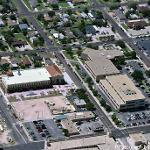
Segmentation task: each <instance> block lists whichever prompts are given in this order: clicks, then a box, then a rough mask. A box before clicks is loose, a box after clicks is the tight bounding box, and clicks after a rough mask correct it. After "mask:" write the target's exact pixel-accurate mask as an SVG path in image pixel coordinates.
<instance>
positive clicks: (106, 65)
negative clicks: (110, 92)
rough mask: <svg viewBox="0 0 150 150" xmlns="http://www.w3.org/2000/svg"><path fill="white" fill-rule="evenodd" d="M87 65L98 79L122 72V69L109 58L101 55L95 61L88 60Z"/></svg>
mask: <svg viewBox="0 0 150 150" xmlns="http://www.w3.org/2000/svg"><path fill="white" fill-rule="evenodd" d="M85 67H86V68H87V69H88V71H89V72H90V73H91V74H92V76H93V77H94V78H95V80H96V81H99V80H100V79H103V78H105V76H108V75H115V74H119V73H120V71H119V70H118V69H117V68H116V67H115V65H114V64H113V63H112V62H111V61H110V60H109V59H105V58H103V57H100V58H99V59H97V58H96V59H95V60H94V61H86V62H85Z"/></svg>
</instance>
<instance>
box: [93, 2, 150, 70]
mask: <svg viewBox="0 0 150 150" xmlns="http://www.w3.org/2000/svg"><path fill="white" fill-rule="evenodd" d="M93 7H94V8H95V9H99V10H101V11H102V13H103V15H104V18H105V19H107V20H108V21H109V22H110V24H111V25H112V27H113V28H114V29H115V30H116V31H117V32H118V33H119V34H120V36H121V37H122V38H123V40H124V41H125V42H126V43H127V44H128V45H129V46H130V47H131V48H132V49H134V50H135V51H136V53H137V55H138V56H139V57H140V58H141V60H142V61H143V62H144V63H145V65H146V66H147V67H150V60H149V59H148V58H147V57H146V56H145V55H144V54H143V52H142V51H141V50H139V48H138V47H137V46H136V45H135V44H134V42H135V41H134V39H132V38H129V37H128V36H127V34H126V33H125V32H124V31H123V30H122V29H121V28H120V26H119V25H118V24H117V23H116V22H115V20H114V19H113V18H112V17H111V16H110V15H109V14H108V12H107V11H106V10H105V8H104V7H102V5H101V4H100V3H98V2H97V1H96V0H93Z"/></svg>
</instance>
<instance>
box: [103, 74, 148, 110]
mask: <svg viewBox="0 0 150 150" xmlns="http://www.w3.org/2000/svg"><path fill="white" fill-rule="evenodd" d="M100 86H101V88H102V89H103V91H104V92H105V93H106V94H107V95H108V97H109V98H110V99H111V100H112V103H113V104H114V106H115V108H116V109H118V110H120V111H126V110H133V109H138V108H144V107H145V96H144V95H143V94H142V92H141V91H140V90H139V89H138V88H137V87H136V86H135V85H134V83H133V81H132V80H131V79H130V78H128V76H127V75H112V76H107V77H106V78H105V79H102V80H100Z"/></svg>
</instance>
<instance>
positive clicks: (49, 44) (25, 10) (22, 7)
mask: <svg viewBox="0 0 150 150" xmlns="http://www.w3.org/2000/svg"><path fill="white" fill-rule="evenodd" d="M16 4H17V5H18V7H19V8H20V9H19V10H20V13H23V14H25V16H26V17H27V20H28V21H29V23H30V24H32V25H33V27H34V28H35V29H36V30H37V31H38V33H40V34H41V36H42V37H43V38H44V41H45V44H46V46H47V47H48V48H50V49H51V51H58V50H59V49H57V48H56V47H55V46H54V45H53V43H52V41H51V40H50V39H49V38H48V36H47V34H46V33H45V32H44V30H43V28H42V27H41V26H40V25H39V23H38V22H37V20H36V19H35V18H34V16H33V15H31V14H32V13H31V12H30V11H29V10H28V8H27V7H26V6H25V5H24V3H23V2H22V0H16Z"/></svg>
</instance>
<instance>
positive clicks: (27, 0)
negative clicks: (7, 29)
mask: <svg viewBox="0 0 150 150" xmlns="http://www.w3.org/2000/svg"><path fill="white" fill-rule="evenodd" d="M23 1H24V3H25V4H26V5H27V7H28V8H29V9H30V10H33V8H32V7H31V5H30V2H29V0H23Z"/></svg>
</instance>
